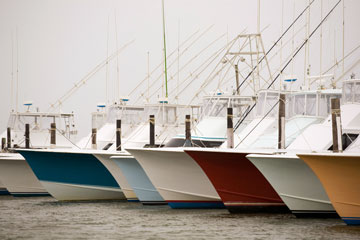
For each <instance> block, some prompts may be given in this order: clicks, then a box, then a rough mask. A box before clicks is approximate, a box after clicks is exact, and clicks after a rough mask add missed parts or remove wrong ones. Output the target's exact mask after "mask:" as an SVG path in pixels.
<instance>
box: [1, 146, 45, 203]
mask: <svg viewBox="0 0 360 240" xmlns="http://www.w3.org/2000/svg"><path fill="white" fill-rule="evenodd" d="M0 181H1V182H2V183H3V184H4V186H5V187H6V189H5V190H7V191H8V192H9V193H10V194H12V195H13V196H15V197H33V196H49V193H48V192H47V191H46V190H45V188H44V187H43V186H42V185H41V183H40V182H39V180H38V179H37V178H36V176H35V174H34V173H33V171H32V170H31V168H30V166H29V165H28V163H27V162H26V161H25V159H24V158H23V157H22V156H21V155H20V154H18V153H4V154H0ZM5 193H6V192H5Z"/></svg>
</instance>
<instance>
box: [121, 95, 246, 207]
mask: <svg viewBox="0 0 360 240" xmlns="http://www.w3.org/2000/svg"><path fill="white" fill-rule="evenodd" d="M252 101H253V100H252V98H251V97H240V96H236V95H225V94H223V95H215V96H206V97H204V105H203V106H204V107H203V109H204V112H203V114H204V115H205V116H204V117H203V118H202V120H201V121H200V122H199V123H198V124H197V125H196V126H195V128H194V129H193V130H192V133H191V137H192V138H194V139H195V142H193V143H192V144H194V145H195V146H196V144H197V141H199V142H198V143H199V145H200V146H212V145H214V144H216V143H217V145H218V144H219V142H220V143H222V142H224V141H225V139H226V138H225V137H226V136H225V135H226V120H225V119H224V116H225V115H226V107H227V106H232V107H234V109H235V111H234V115H235V117H234V118H235V119H239V117H240V116H241V115H242V114H244V111H245V110H246V109H248V107H249V105H250V104H251V103H252ZM244 125H245V123H244ZM173 140H174V141H172V140H170V141H169V145H170V146H171V147H168V144H166V145H165V147H164V148H126V150H127V151H129V152H130V153H131V154H132V155H133V156H134V157H135V158H136V160H137V161H138V162H139V164H140V165H141V167H142V168H143V169H144V171H145V173H146V174H147V176H148V177H149V179H150V180H151V182H152V183H153V184H154V186H155V187H156V189H157V191H158V192H159V193H160V195H161V196H162V198H163V199H164V200H165V201H166V202H167V203H168V204H169V205H170V206H171V207H172V208H223V207H224V206H223V204H222V202H221V200H220V197H219V196H218V194H217V193H216V191H215V189H214V187H213V186H212V184H211V183H210V181H209V180H208V178H207V177H206V175H205V174H204V172H203V171H202V170H201V168H200V167H199V166H198V165H197V164H196V163H195V162H194V161H193V160H192V159H191V158H190V157H189V156H188V155H187V154H186V153H185V152H184V151H183V149H184V148H183V146H184V145H185V144H186V142H185V139H184V137H181V135H176V136H175V138H174V139H173ZM175 144H180V145H177V147H172V146H173V145H175ZM194 183H196V184H194Z"/></svg>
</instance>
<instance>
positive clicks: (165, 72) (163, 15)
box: [162, 0, 168, 98]
mask: <svg viewBox="0 0 360 240" xmlns="http://www.w3.org/2000/svg"><path fill="white" fill-rule="evenodd" d="M162 18H163V33H164V64H165V70H164V74H165V97H166V98H167V97H168V87H167V66H166V39H165V14H164V0H162Z"/></svg>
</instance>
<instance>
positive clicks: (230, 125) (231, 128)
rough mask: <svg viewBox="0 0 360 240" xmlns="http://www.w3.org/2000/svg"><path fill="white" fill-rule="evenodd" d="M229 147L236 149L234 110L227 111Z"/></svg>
mask: <svg viewBox="0 0 360 240" xmlns="http://www.w3.org/2000/svg"><path fill="white" fill-rule="evenodd" d="M227 147H228V148H234V126H233V109H232V108H228V109H227Z"/></svg>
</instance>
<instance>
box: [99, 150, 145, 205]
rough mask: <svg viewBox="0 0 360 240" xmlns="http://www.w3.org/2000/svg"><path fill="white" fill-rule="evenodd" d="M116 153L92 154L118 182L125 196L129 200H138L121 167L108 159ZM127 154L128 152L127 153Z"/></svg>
mask: <svg viewBox="0 0 360 240" xmlns="http://www.w3.org/2000/svg"><path fill="white" fill-rule="evenodd" d="M114 155H118V154H116V153H113V154H94V156H95V157H96V158H97V159H99V161H100V162H101V163H102V164H103V165H104V166H105V167H106V168H107V170H108V171H109V172H110V173H111V175H112V176H113V177H114V179H115V180H116V182H117V183H118V184H119V186H120V188H121V190H122V191H123V193H124V195H125V197H126V198H127V200H129V201H136V200H138V199H137V197H136V194H135V192H134V190H133V189H132V188H131V186H130V184H129V183H128V181H127V180H126V178H125V176H124V174H123V173H122V171H121V169H120V168H119V167H118V166H117V164H116V163H115V162H114V161H113V160H111V159H110V157H111V156H114ZM127 155H128V154H127Z"/></svg>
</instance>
